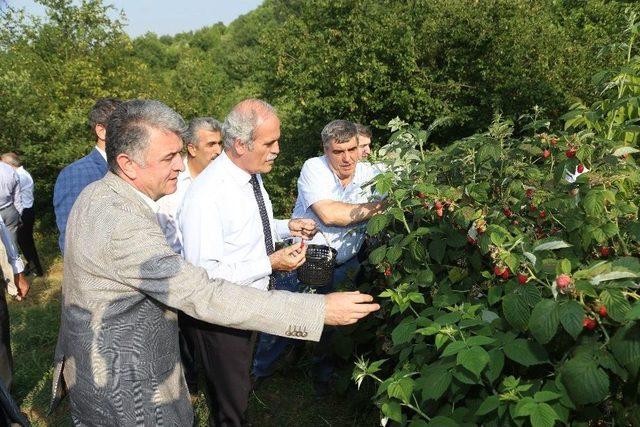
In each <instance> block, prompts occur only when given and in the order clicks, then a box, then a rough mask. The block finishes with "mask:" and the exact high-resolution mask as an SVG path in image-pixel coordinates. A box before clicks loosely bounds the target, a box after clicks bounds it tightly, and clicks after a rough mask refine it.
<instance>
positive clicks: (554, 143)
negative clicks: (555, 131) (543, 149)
mask: <svg viewBox="0 0 640 427" xmlns="http://www.w3.org/2000/svg"><path fill="white" fill-rule="evenodd" d="M549 143H550V144H551V145H553V146H554V147H555V146H556V145H558V138H556V137H555V136H554V137H553V138H551V139H550V140H549Z"/></svg>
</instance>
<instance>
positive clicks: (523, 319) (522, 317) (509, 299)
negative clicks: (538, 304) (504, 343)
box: [502, 293, 531, 331]
mask: <svg viewBox="0 0 640 427" xmlns="http://www.w3.org/2000/svg"><path fill="white" fill-rule="evenodd" d="M502 311H503V312H504V318H505V319H506V320H507V322H509V324H511V326H513V327H514V328H515V329H517V330H519V331H524V329H525V328H526V326H527V324H528V323H529V317H530V316H531V309H530V308H529V305H528V304H527V302H526V301H525V300H524V298H522V297H521V296H520V295H518V294H515V293H511V294H508V295H506V296H505V297H504V298H503V299H502Z"/></svg>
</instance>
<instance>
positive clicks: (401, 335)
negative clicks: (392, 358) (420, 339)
mask: <svg viewBox="0 0 640 427" xmlns="http://www.w3.org/2000/svg"><path fill="white" fill-rule="evenodd" d="M415 332H416V322H415V321H414V320H410V318H405V319H404V320H403V321H402V322H400V324H399V325H398V326H396V327H395V328H394V329H393V332H391V340H392V341H393V345H400V344H404V343H406V342H409V341H410V340H411V338H413V336H414V334H415Z"/></svg>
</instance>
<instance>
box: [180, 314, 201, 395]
mask: <svg viewBox="0 0 640 427" xmlns="http://www.w3.org/2000/svg"><path fill="white" fill-rule="evenodd" d="M192 321H195V319H193V318H192V317H190V316H189V315H187V314H184V313H183V312H181V311H178V326H179V328H180V332H179V334H178V339H179V340H180V341H179V344H180V359H181V360H182V367H183V368H184V379H185V380H186V381H187V388H188V389H189V393H191V394H196V393H198V366H197V363H196V340H197V335H196V333H197V330H196V329H195V328H189V324H190V323H191V322H192Z"/></svg>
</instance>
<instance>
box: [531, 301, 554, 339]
mask: <svg viewBox="0 0 640 427" xmlns="http://www.w3.org/2000/svg"><path fill="white" fill-rule="evenodd" d="M559 323H560V319H559V315H558V305H557V303H556V302H555V301H554V300H552V299H543V300H542V301H540V302H539V303H538V304H537V305H536V306H535V307H534V308H533V311H532V312H531V317H530V318H529V330H530V331H531V334H532V335H533V337H534V338H535V339H536V340H537V341H538V342H539V343H540V344H546V343H548V342H549V341H551V338H553V337H554V336H555V334H556V331H557V330H558V324H559Z"/></svg>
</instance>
